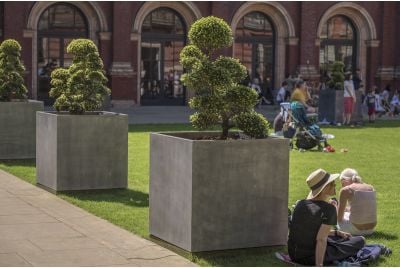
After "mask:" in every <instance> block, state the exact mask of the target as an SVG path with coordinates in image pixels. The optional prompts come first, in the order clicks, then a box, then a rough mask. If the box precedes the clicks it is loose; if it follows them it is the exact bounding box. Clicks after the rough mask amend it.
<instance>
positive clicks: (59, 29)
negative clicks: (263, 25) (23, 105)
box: [37, 3, 88, 105]
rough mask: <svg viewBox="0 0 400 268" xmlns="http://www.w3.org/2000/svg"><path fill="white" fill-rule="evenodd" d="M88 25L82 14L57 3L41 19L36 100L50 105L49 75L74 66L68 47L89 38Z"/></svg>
mask: <svg viewBox="0 0 400 268" xmlns="http://www.w3.org/2000/svg"><path fill="white" fill-rule="evenodd" d="M87 36H88V30H87V22H86V18H85V17H84V16H83V14H82V12H81V11H80V10H79V9H78V8H76V7H75V6H73V5H70V4H64V3H60V4H54V5H52V6H50V7H49V8H47V9H46V10H45V11H44V12H43V13H42V15H41V16H40V19H39V24H38V44H37V59H38V61H37V70H38V73H37V88H38V91H37V98H38V100H42V101H44V103H45V105H51V104H53V102H54V99H52V98H50V96H49V91H50V88H51V86H50V75H51V72H52V71H53V70H54V69H56V68H58V67H68V66H70V65H71V64H72V55H70V54H68V53H67V46H68V45H69V43H70V42H71V41H72V40H73V39H76V38H87Z"/></svg>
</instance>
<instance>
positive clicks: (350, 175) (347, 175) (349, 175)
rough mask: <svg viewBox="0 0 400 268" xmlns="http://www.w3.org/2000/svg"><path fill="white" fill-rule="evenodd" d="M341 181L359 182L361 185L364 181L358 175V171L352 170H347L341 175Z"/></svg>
mask: <svg viewBox="0 0 400 268" xmlns="http://www.w3.org/2000/svg"><path fill="white" fill-rule="evenodd" d="M340 180H341V181H343V180H345V181H351V182H358V183H361V182H362V179H361V177H360V176H359V175H358V172H357V170H355V169H352V168H346V169H344V170H343V171H342V173H340Z"/></svg>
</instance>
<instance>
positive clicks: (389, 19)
mask: <svg viewBox="0 0 400 268" xmlns="http://www.w3.org/2000/svg"><path fill="white" fill-rule="evenodd" d="M397 5H398V4H397V3H396V2H386V1H385V2H383V14H382V48H381V50H380V51H381V64H380V66H379V67H378V70H377V74H376V75H377V77H379V79H380V81H381V84H382V83H383V84H386V83H388V82H391V81H392V80H393V78H394V76H395V65H396V58H395V57H394V56H393V53H394V52H395V51H396V39H395V36H396V26H397V25H396V23H395V21H396V6H397Z"/></svg>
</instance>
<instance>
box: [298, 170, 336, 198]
mask: <svg viewBox="0 0 400 268" xmlns="http://www.w3.org/2000/svg"><path fill="white" fill-rule="evenodd" d="M338 177H339V174H329V173H328V172H326V171H325V170H323V169H321V168H320V169H317V170H315V171H314V172H312V173H311V174H310V175H309V176H308V178H307V180H306V182H307V185H308V187H310V189H311V191H310V193H309V194H308V198H309V199H311V198H314V197H316V196H317V195H319V194H320V193H321V191H322V190H323V189H324V188H325V187H326V186H327V185H328V184H329V183H331V182H333V181H334V180H336V179H337V178H338Z"/></svg>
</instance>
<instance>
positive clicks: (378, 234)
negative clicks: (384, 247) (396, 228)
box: [366, 231, 399, 240]
mask: <svg viewBox="0 0 400 268" xmlns="http://www.w3.org/2000/svg"><path fill="white" fill-rule="evenodd" d="M366 238H367V239H384V240H397V239H398V238H399V237H398V236H397V235H396V234H388V233H385V232H381V231H376V232H374V233H373V234H371V235H368V236H366Z"/></svg>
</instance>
